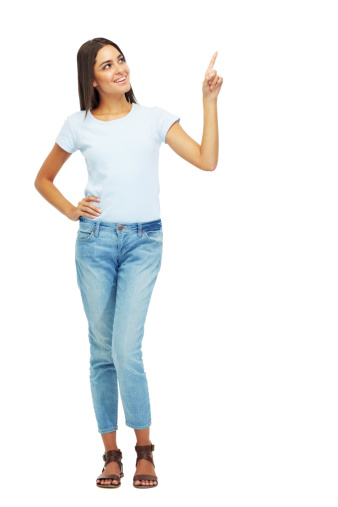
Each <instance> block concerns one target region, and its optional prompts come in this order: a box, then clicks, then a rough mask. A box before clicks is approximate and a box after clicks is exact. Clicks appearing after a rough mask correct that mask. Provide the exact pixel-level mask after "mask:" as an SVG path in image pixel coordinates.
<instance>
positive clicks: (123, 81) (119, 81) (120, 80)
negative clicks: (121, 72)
mask: <svg viewBox="0 0 338 507" xmlns="http://www.w3.org/2000/svg"><path fill="white" fill-rule="evenodd" d="M126 81H127V75H125V76H122V77H120V78H119V79H117V80H116V81H114V83H117V84H122V83H125V82H126Z"/></svg>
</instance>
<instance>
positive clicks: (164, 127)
mask: <svg viewBox="0 0 338 507" xmlns="http://www.w3.org/2000/svg"><path fill="white" fill-rule="evenodd" d="M154 114H155V128H156V135H157V137H158V139H159V141H160V142H161V143H165V136H166V135H167V132H168V130H169V127H171V125H172V124H173V123H175V121H178V122H180V120H181V118H180V117H179V116H177V115H176V114H173V113H170V112H169V111H167V110H166V109H162V108H161V107H157V106H154Z"/></svg>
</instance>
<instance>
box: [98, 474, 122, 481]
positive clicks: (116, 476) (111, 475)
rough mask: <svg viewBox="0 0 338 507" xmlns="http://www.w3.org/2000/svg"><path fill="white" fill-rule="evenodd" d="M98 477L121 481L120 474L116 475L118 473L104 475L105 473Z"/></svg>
mask: <svg viewBox="0 0 338 507" xmlns="http://www.w3.org/2000/svg"><path fill="white" fill-rule="evenodd" d="M98 479H114V480H116V481H119V482H120V476H119V475H116V474H109V475H103V474H101V475H99V476H98V477H96V480H98Z"/></svg>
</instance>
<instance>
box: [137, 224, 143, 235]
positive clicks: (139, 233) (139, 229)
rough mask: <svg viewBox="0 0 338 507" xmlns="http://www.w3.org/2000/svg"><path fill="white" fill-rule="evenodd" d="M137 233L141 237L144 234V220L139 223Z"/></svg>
mask: <svg viewBox="0 0 338 507" xmlns="http://www.w3.org/2000/svg"><path fill="white" fill-rule="evenodd" d="M137 235H138V237H139V238H140V237H141V236H142V222H138V223H137Z"/></svg>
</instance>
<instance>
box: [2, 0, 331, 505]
mask: <svg viewBox="0 0 338 507" xmlns="http://www.w3.org/2000/svg"><path fill="white" fill-rule="evenodd" d="M335 7H336V5H335V2H333V1H332V2H329V1H323V0H322V1H321V2H319V1H306V2H305V1H296V0H292V1H286V0H284V1H256V2H251V1H239V0H237V1H232V2H220V1H215V2H207V3H205V2H203V3H202V2H196V1H195V2H193V1H189V2H187V1H185V2H184V1H183V2H182V1H180V2H178V1H175V0H172V1H171V2H169V3H168V2H164V3H163V2H162V3H161V2H149V1H144V2H136V1H134V2H133V1H131V2H127V3H123V2H107V1H102V2H99V3H95V2H85V1H81V2H77V1H68V2H64V1H61V2H60V1H59V2H58V3H55V4H54V5H53V4H50V3H45V2H36V1H32V2H28V3H27V2H23V1H21V2H17V3H15V4H12V5H11V6H10V7H9V5H8V4H7V6H6V8H5V9H4V8H3V9H2V11H3V12H2V14H3V16H2V19H3V27H2V31H1V62H2V71H3V74H2V80H1V87H2V93H1V95H2V107H1V110H2V128H3V130H2V140H3V141H4V144H3V146H2V164H1V166H2V170H1V174H2V182H3V185H2V192H1V196H2V220H1V224H2V235H1V237H2V248H1V255H2V262H1V268H2V272H1V277H2V278H1V280H2V283H1V286H2V296H3V303H2V305H1V308H2V319H1V322H2V326H1V327H2V333H1V334H2V355H1V357H2V361H1V366H2V367H1V386H2V394H1V399H2V417H1V449H2V472H1V474H2V483H3V486H2V488H1V492H0V495H3V496H7V499H6V504H5V505H11V506H12V505H15V506H17V505H21V504H27V502H30V501H33V502H34V505H35V506H39V507H40V506H45V505H49V506H54V505H55V506H59V505H60V504H62V505H82V506H87V505H88V506H89V505H91V506H92V505H112V503H113V502H115V503H116V502H117V503H119V504H121V505H122V503H123V504H124V505H126V503H125V502H133V505H136V504H137V505H140V506H147V507H148V506H152V505H154V506H155V505H156V506H157V505H163V504H165V505H172V504H173V503H174V502H175V503H176V504H177V505H180V506H181V505H182V506H183V505H187V504H188V502H189V504H191V505H192V504H194V505H196V504H198V505H205V504H206V503H207V502H208V504H210V505H226V506H229V507H237V506H241V507H242V506H243V507H244V506H245V507H248V506H252V505H257V506H259V507H263V506H264V507H265V506H266V507H271V506H273V507H277V506H278V507H279V506H282V507H285V506H286V505H288V506H297V507H299V506H306V507H308V506H322V505H325V506H326V507H331V506H332V507H333V506H335V507H336V506H337V501H338V493H337V472H338V470H337V468H338V467H337V452H338V445H337V444H338V441H337V427H338V413H337V380H338V379H337V376H338V375H337V327H338V326H337V286H338V285H337V282H338V280H337V278H338V276H337V275H338V272H337V253H338V252H337V247H338V244H337V183H338V176H337V113H338V107H337V106H338V99H337V90H338V82H337V81H338V79H337V78H338V74H337V42H338V41H337V38H338V36H337V21H338V20H337V14H336V12H335V10H334V8H335ZM94 37H106V38H108V39H111V40H113V41H114V42H116V43H117V44H118V45H119V46H120V47H121V49H122V50H123V52H124V53H125V55H126V58H127V63H128V65H129V67H130V71H131V84H132V86H133V90H134V93H135V95H136V98H137V100H138V102H139V103H140V104H141V105H148V106H153V105H157V106H160V107H163V108H165V109H167V110H169V111H171V112H173V113H175V114H178V115H180V117H181V126H182V128H183V129H184V130H185V131H186V132H187V133H188V134H189V135H190V136H191V137H193V138H194V139H195V140H196V141H197V142H199V143H200V142H201V137H202V130H203V104H202V82H203V79H204V74H205V71H206V69H207V66H208V64H209V61H210V59H211V57H212V55H213V53H214V52H215V51H218V57H217V59H216V63H215V66H214V68H215V69H216V70H217V73H218V75H220V76H222V77H223V78H224V84H223V86H222V89H221V92H220V94H219V97H218V120H219V141H220V143H219V160H218V166H217V168H216V171H214V172H210V173H207V172H204V171H201V170H199V169H198V168H196V167H194V166H192V165H191V164H189V163H187V162H185V161H184V160H183V159H181V158H180V157H178V156H177V155H176V154H175V153H174V152H173V151H172V150H171V149H170V147H169V146H168V145H162V147H161V155H160V183H161V212H162V222H163V232H164V250H163V262H162V267H161V272H160V274H159V278H158V281H157V283H156V286H155V289H154V292H153V296H152V300H151V304H150V307H149V312H148V316H147V321H146V326H145V335H144V340H143V359H144V364H145V369H146V372H147V378H148V382H149V390H150V398H151V408H152V427H151V432H150V438H151V441H152V442H153V443H154V444H155V451H154V462H155V466H156V473H157V475H158V479H159V485H158V487H157V488H155V489H154V490H146V491H147V492H145V493H140V492H139V491H138V490H136V489H135V488H133V487H132V477H133V474H134V472H135V462H136V453H135V450H134V445H135V442H136V439H135V434H134V431H133V430H132V429H131V428H129V427H127V426H125V422H124V421H125V419H124V413H123V408H122V404H121V400H120V405H119V429H118V439H117V443H118V445H119V447H120V448H121V450H122V452H123V463H124V471H125V477H124V478H123V479H122V481H121V482H122V486H121V488H119V489H118V490H116V491H112V490H109V491H104V490H103V489H99V488H97V487H96V486H95V482H96V477H97V476H98V475H99V474H100V473H101V470H102V466H103V460H102V454H103V451H104V448H103V443H102V440H101V436H100V434H99V433H98V432H97V426H96V420H95V416H94V410H93V407H92V400H91V394H90V386H89V341H88V337H87V321H86V318H85V314H84V311H83V307H82V302H81V298H80V292H79V289H78V287H77V283H76V274H75V259H74V256H75V236H76V232H77V228H78V223H76V222H72V221H70V220H68V219H67V218H66V217H65V216H64V215H62V214H61V213H59V212H58V211H57V210H56V209H55V208H54V207H53V206H51V205H50V204H49V203H48V202H47V201H46V200H44V199H43V197H42V196H41V195H40V194H39V193H38V192H37V190H36V189H35V187H34V180H35V177H36V174H37V172H38V171H39V169H40V167H41V165H42V164H43V162H44V160H45V158H46V157H47V155H48V153H49V152H50V150H51V149H52V147H53V145H54V141H55V137H56V135H57V134H58V132H59V130H60V128H61V126H62V124H63V122H64V119H65V118H66V117H67V116H68V115H70V114H72V113H73V112H76V111H78V110H79V99H78V94H77V67H76V54H77V51H78V49H79V48H80V46H81V45H82V44H83V43H84V42H85V41H87V40H89V39H92V38H94ZM86 181H87V173H86V166H85V160H84V158H83V157H82V155H81V153H80V152H76V153H75V154H74V155H73V156H72V157H71V158H70V159H69V160H68V161H67V162H66V164H65V166H64V167H63V168H62V170H61V171H60V173H59V174H58V176H57V178H56V179H55V181H54V183H55V185H56V186H57V188H58V189H59V190H60V191H61V192H62V193H63V195H64V196H65V197H66V198H67V199H68V200H70V201H71V202H72V203H73V204H75V205H77V203H78V201H80V200H81V199H82V198H83V197H84V195H83V190H84V187H85V184H86Z"/></svg>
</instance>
